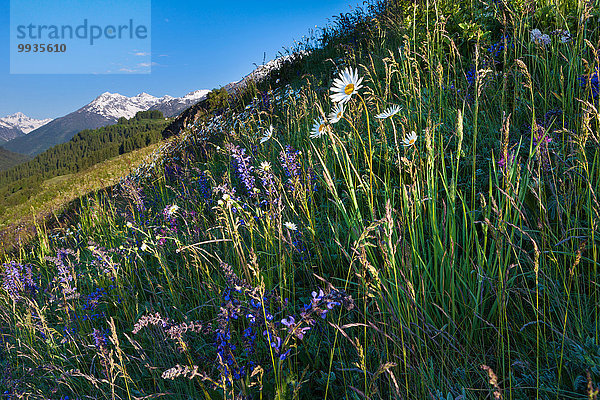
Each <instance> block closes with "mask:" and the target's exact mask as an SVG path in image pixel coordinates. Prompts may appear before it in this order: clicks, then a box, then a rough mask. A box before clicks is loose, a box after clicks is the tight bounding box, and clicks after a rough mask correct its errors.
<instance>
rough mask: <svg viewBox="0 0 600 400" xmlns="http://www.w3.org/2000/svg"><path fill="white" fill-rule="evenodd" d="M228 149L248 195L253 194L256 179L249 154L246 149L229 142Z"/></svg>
mask: <svg viewBox="0 0 600 400" xmlns="http://www.w3.org/2000/svg"><path fill="white" fill-rule="evenodd" d="M228 150H229V152H230V153H231V156H232V157H233V160H234V162H233V164H234V167H235V169H236V171H237V175H238V177H239V179H240V181H242V183H243V184H244V187H245V189H246V191H247V192H248V194H249V195H250V196H254V195H255V192H254V189H255V188H256V179H255V178H254V175H253V174H252V172H253V171H254V167H253V166H252V164H251V163H250V156H248V155H246V149H243V148H240V147H239V146H236V145H233V144H230V145H228Z"/></svg>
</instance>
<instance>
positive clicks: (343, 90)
mask: <svg viewBox="0 0 600 400" xmlns="http://www.w3.org/2000/svg"><path fill="white" fill-rule="evenodd" d="M362 80H363V78H359V77H358V70H356V69H354V70H353V69H352V68H346V69H345V70H344V71H342V72H340V75H339V77H338V78H337V79H336V80H334V81H333V87H332V88H331V89H330V90H331V92H332V94H331V95H330V97H331V100H332V101H333V102H335V103H345V102H347V101H349V100H350V98H351V97H352V95H353V94H354V93H356V92H358V90H359V89H360V88H362V86H361V82H362Z"/></svg>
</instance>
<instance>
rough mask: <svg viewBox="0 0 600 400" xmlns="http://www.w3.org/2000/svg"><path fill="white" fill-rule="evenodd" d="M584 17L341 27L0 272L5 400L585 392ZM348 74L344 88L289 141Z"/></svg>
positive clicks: (386, 17) (408, 8)
mask: <svg viewBox="0 0 600 400" xmlns="http://www.w3.org/2000/svg"><path fill="white" fill-rule="evenodd" d="M597 22H598V13H597V8H594V7H593V4H592V3H582V2H579V3H575V2H561V3H560V4H553V3H550V2H549V3H548V4H546V3H544V2H538V3H528V4H522V3H521V2H516V1H515V2H513V1H510V2H490V3H473V2H449V1H445V0H444V1H437V2H424V3H419V4H417V3H414V4H412V3H408V2H380V3H375V4H371V5H370V6H369V7H368V9H367V10H366V11H365V12H364V13H360V12H357V13H355V14H349V15H342V16H340V18H338V19H337V20H336V21H334V23H333V24H332V26H331V27H330V28H328V29H326V30H325V31H324V32H323V35H322V37H321V41H320V42H318V43H319V44H318V45H317V46H316V47H315V48H312V49H311V53H310V54H308V55H305V56H304V57H302V59H301V60H300V61H299V59H296V60H295V61H293V62H292V63H290V64H289V65H284V66H283V67H282V69H280V70H278V71H275V72H273V73H272V75H271V77H269V79H267V80H266V81H264V82H259V83H257V84H256V85H254V86H252V87H249V88H247V91H246V92H245V93H244V94H243V95H241V96H240V97H239V98H237V99H234V101H233V102H232V106H231V108H230V109H228V110H225V111H224V112H223V113H221V114H219V115H214V116H213V117H212V119H210V120H209V121H208V122H202V123H200V122H198V123H197V124H196V125H194V126H190V127H189V128H188V129H187V130H186V131H185V132H182V133H181V135H180V136H179V137H177V138H175V139H174V140H173V141H172V142H170V143H169V144H167V145H165V148H164V149H163V151H162V152H161V156H160V157H158V158H157V159H156V160H154V161H152V162H149V163H148V164H146V165H144V166H141V167H140V169H139V170H138V172H137V173H136V174H134V175H132V176H130V177H129V178H128V179H127V180H125V181H123V182H122V184H121V186H120V188H121V189H120V193H119V194H118V195H115V196H114V197H112V198H110V197H95V198H94V197H90V198H86V199H82V202H81V207H80V208H79V215H78V216H77V218H75V219H74V220H73V224H72V226H71V227H69V230H68V231H66V232H65V231H62V232H48V233H45V232H43V230H40V234H39V235H38V237H39V245H36V246H34V247H33V248H30V249H21V250H20V251H19V253H15V254H14V257H13V258H12V259H10V260H8V259H7V260H6V264H5V265H4V275H3V277H4V282H5V285H4V288H5V290H4V291H2V293H1V294H0V318H1V320H2V322H3V324H2V328H1V329H2V343H3V355H4V357H5V358H4V361H3V366H4V371H5V372H4V375H3V377H2V378H1V379H2V380H1V381H0V383H2V384H4V385H5V386H6V388H7V389H6V390H7V392H6V393H5V396H6V397H8V398H13V397H14V398H18V397H19V396H25V397H27V396H29V397H31V398H66V397H65V396H69V397H70V398H73V397H76V398H115V399H116V398H127V399H130V398H139V399H142V398H154V397H165V398H265V399H266V398H279V399H287V398H335V399H338V398H348V399H360V398H368V399H376V398H385V399H392V398H407V399H408V398H410V399H412V398H415V399H417V398H418V399H421V398H432V399H476V398H507V399H513V398H514V399H530V398H541V399H552V398H553V399H563V398H596V397H597V393H598V389H597V382H598V380H599V379H600V369H599V368H600V347H599V343H598V340H599V337H598V322H599V319H598V310H597V305H598V295H599V293H598V290H599V288H598V284H597V282H596V277H597V265H598V264H597V263H598V238H597V235H598V221H600V216H599V215H598V214H599V212H600V205H599V204H598V198H597V195H596V192H597V191H598V188H600V183H599V182H598V178H599V176H598V175H599V173H600V165H599V163H600V159H599V155H600V154H599V151H598V145H599V144H600V143H599V141H598V139H599V135H598V124H599V123H600V116H599V114H598V86H597V79H598V72H597V71H598V55H597V52H598V50H597V46H598V45H597V43H598V31H597ZM534 29H539V30H540V35H543V34H549V36H547V37H544V36H537V37H536V35H535V33H534V34H533V35H532V31H533V30H534ZM551 32H554V33H552V34H551V35H550V33H551ZM567 32H569V33H570V34H569V35H567ZM302 50H305V49H304V48H303V49H302ZM347 66H350V67H356V68H358V71H359V74H360V76H362V77H364V82H363V84H364V88H362V89H361V90H360V91H359V93H358V94H357V95H355V96H353V98H352V100H351V101H350V102H348V103H347V104H346V111H345V113H344V117H343V119H342V120H341V121H339V122H337V123H335V124H329V127H328V129H325V132H326V134H324V135H323V136H321V137H319V138H316V139H310V138H309V132H310V130H311V128H312V126H313V121H314V120H315V119H319V118H322V117H326V116H327V114H328V113H329V111H330V109H331V108H332V103H331V100H330V97H329V88H330V86H331V82H332V80H333V78H335V77H336V76H337V75H338V73H339V72H340V71H341V70H342V69H343V68H345V67H347ZM594 76H595V82H596V83H595V85H596V86H594ZM277 79H279V80H280V81H279V83H278V84H277V86H275V85H276V84H275V82H277V81H276V80H277ZM391 105H399V106H401V107H402V110H401V111H400V112H399V113H398V114H396V115H393V116H391V117H390V118H376V116H377V115H378V114H380V113H381V112H382V111H384V110H385V109H387V108H388V107H389V106H391ZM270 125H272V126H273V127H274V133H273V135H272V136H271V137H270V138H268V139H267V140H265V141H261V140H260V139H261V137H263V136H264V135H265V132H267V128H268V127H269V126H270ZM412 131H414V132H416V134H417V141H416V143H414V144H410V145H408V146H405V145H404V141H405V138H406V137H407V136H408V135H409V134H410V132H412Z"/></svg>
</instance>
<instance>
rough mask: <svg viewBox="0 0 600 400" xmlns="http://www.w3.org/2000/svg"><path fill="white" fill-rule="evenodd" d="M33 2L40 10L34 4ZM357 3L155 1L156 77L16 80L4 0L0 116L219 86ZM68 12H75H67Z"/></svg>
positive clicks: (44, 114)
mask: <svg viewBox="0 0 600 400" xmlns="http://www.w3.org/2000/svg"><path fill="white" fill-rule="evenodd" d="M13 1H16V0H13ZM18 1H23V0H18ZM40 1H41V0H40ZM54 1H56V2H61V3H64V2H66V1H72V0H54ZM89 1H91V0H89ZM103 1H110V0H103ZM28 2H29V3H30V4H31V7H35V4H36V1H35V0H29V1H28ZM79 2H81V1H79ZM91 2H92V3H95V2H93V1H91ZM356 4H357V2H356V1H355V0H288V1H285V0H281V1H271V0H267V1H257V2H252V1H229V2H222V1H178V0H174V1H169V0H154V1H152V26H151V28H152V31H151V38H152V63H153V66H152V72H151V73H150V74H139V75H138V74H107V75H103V74H101V75H98V74H77V75H65V74H63V75H56V74H37V75H19V74H13V75H11V74H10V61H9V59H10V58H9V57H8V55H9V53H10V50H11V49H10V29H9V10H10V2H9V0H0V26H1V27H2V28H1V29H0V46H1V50H0V51H1V52H2V54H3V55H4V56H3V57H0V117H3V116H5V115H9V114H13V113H15V112H18V111H20V112H23V113H25V114H27V115H29V116H31V117H35V118H55V117H59V116H63V115H65V114H68V113H69V112H72V111H74V110H76V109H78V108H79V107H82V106H83V105H85V104H87V103H89V102H90V101H91V100H92V99H94V98H95V97H97V96H98V95H99V94H101V93H103V92H106V91H109V92H118V93H121V94H123V95H126V96H133V95H136V94H138V93H140V92H146V93H150V94H151V95H154V96H163V95H165V94H169V95H171V96H183V95H185V94H186V93H188V92H190V91H193V90H196V89H213V88H216V87H220V86H222V85H225V84H227V83H229V82H232V81H236V80H238V79H240V78H241V77H242V76H244V75H246V74H248V73H249V72H250V71H251V70H252V69H253V68H254V64H261V63H262V62H263V60H264V59H265V55H266V60H267V61H268V60H270V59H272V58H274V57H276V56H277V54H278V52H280V51H283V49H284V48H287V47H290V46H291V45H292V44H293V41H294V40H300V39H301V38H302V37H303V36H305V35H308V34H309V32H310V30H311V29H312V30H315V27H316V26H318V27H322V26H324V25H326V24H327V21H328V20H329V19H330V18H331V17H332V16H333V15H337V14H339V13H340V12H347V11H351V10H352V8H351V5H356ZM63 12H64V13H66V14H68V13H69V11H68V8H67V7H64V11H63Z"/></svg>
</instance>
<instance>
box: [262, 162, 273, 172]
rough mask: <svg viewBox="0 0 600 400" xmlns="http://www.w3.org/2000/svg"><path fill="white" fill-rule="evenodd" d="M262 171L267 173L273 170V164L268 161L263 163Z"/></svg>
mask: <svg viewBox="0 0 600 400" xmlns="http://www.w3.org/2000/svg"><path fill="white" fill-rule="evenodd" d="M260 169H262V170H263V171H265V172H267V171H270V170H271V163H270V162H268V161H263V162H261V163H260Z"/></svg>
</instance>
